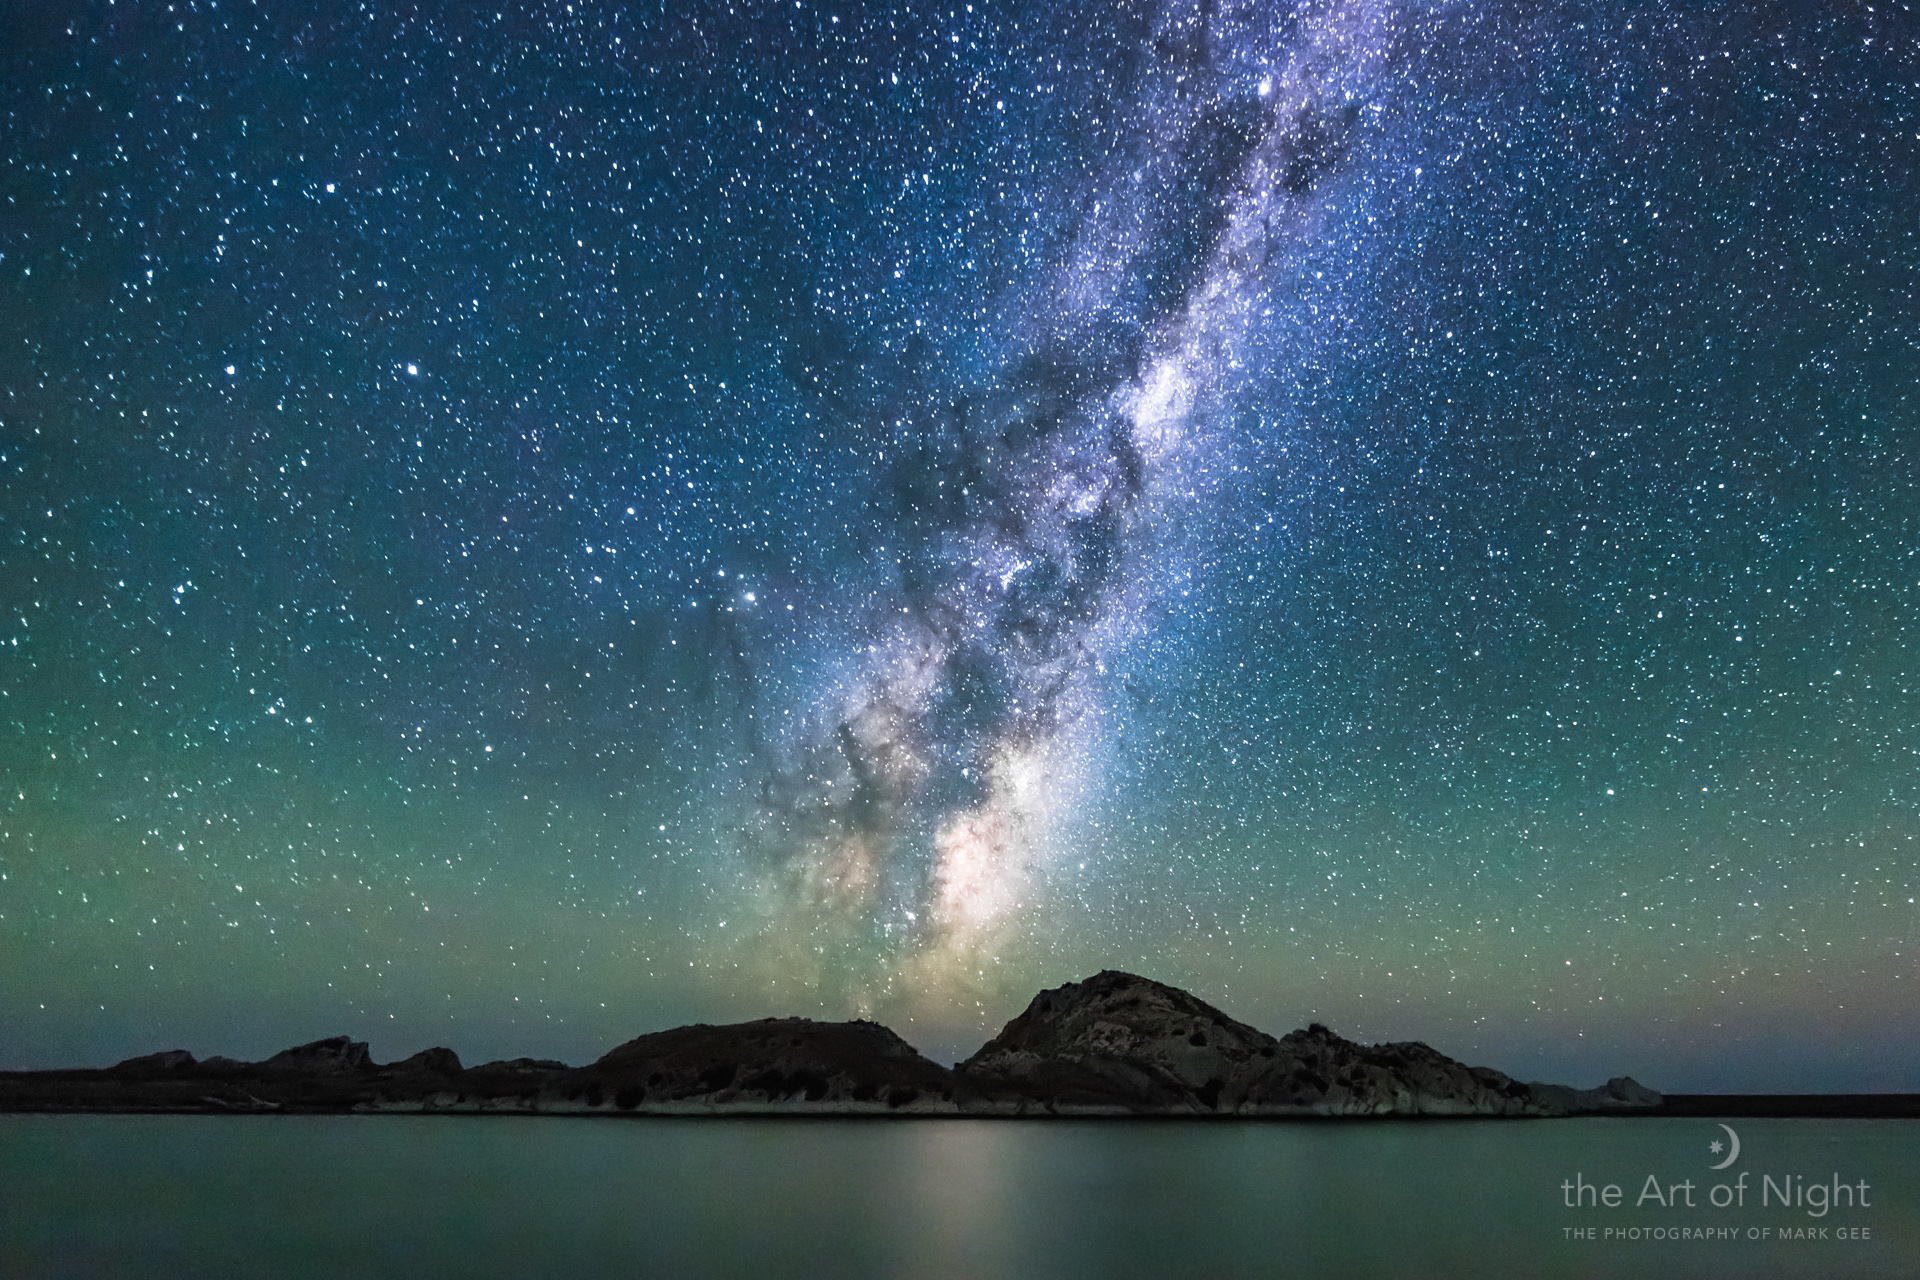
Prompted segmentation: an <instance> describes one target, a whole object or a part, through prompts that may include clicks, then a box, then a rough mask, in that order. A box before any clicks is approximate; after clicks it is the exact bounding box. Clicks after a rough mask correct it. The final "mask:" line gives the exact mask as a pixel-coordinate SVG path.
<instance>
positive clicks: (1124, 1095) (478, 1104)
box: [0, 970, 1662, 1119]
mask: <svg viewBox="0 0 1920 1280" xmlns="http://www.w3.org/2000/svg"><path fill="white" fill-rule="evenodd" d="M1661 1102H1662V1100H1661V1097H1660V1095H1659V1094H1657V1093H1654V1092H1653V1091H1652V1090H1649V1089H1646V1088H1644V1087H1642V1086H1641V1085H1639V1084H1637V1083H1636V1082H1634V1081H1633V1080H1631V1079H1628V1078H1625V1077H1618V1078H1615V1079H1613V1080H1610V1081H1608V1082H1607V1084H1605V1085H1603V1086H1601V1087H1600V1088H1597V1089H1585V1090H1579V1089H1573V1088H1569V1087H1567V1086H1564V1085H1549V1084H1525V1083H1521V1082H1519V1081H1516V1080H1514V1079H1512V1078H1511V1077H1508V1076H1506V1075H1504V1074H1502V1073H1500V1072H1498V1071H1495V1070H1493V1069H1491V1068H1488V1067H1469V1066H1466V1065H1465V1064H1463V1063H1460V1062H1457V1061H1455V1060H1454V1059H1452V1058H1449V1057H1447V1056H1446V1055H1444V1054H1442V1053H1439V1052H1438V1051H1436V1050H1434V1049H1432V1048H1430V1047H1428V1046H1427V1045H1424V1044H1420V1043H1412V1042H1410V1043H1394V1044H1377V1045H1363V1044H1357V1043H1355V1042H1353V1041H1350V1040H1347V1039H1344V1038H1343V1037H1341V1036H1338V1035H1336V1034H1334V1033H1333V1032H1331V1031H1329V1030H1328V1029H1327V1028H1325V1027H1323V1026H1320V1025H1318V1024H1315V1025H1313V1026H1310V1027H1307V1028H1304V1029H1302V1030H1299V1031H1294V1032H1290V1033H1289V1034H1287V1035H1285V1036H1282V1037H1278V1038H1276V1037H1274V1036H1270V1035H1268V1034H1267V1033H1265V1032H1263V1031H1259V1030H1257V1029H1255V1028H1253V1027H1250V1026H1247V1025H1245V1024H1244V1023H1240V1022H1236V1021H1234V1020H1233V1019H1232V1018H1229V1017H1228V1016H1227V1015H1225V1014H1224V1013H1221V1012H1220V1011H1219V1010H1218V1009H1215V1008H1214V1007H1213V1006H1211V1005H1209V1004H1206V1003H1205V1002H1203V1001H1201V1000H1199V999H1197V998H1196V997H1194V996H1192V995H1190V994H1188V993H1187V992H1185V991H1181V990H1179V989H1178V988H1174V987H1169V986H1166V985H1164V984H1162V983H1158V982H1153V981H1151V980H1149V979H1146V978H1141V977H1137V976H1135V975H1133V974H1126V973H1119V972H1115V971H1111V970H1109V971H1105V972H1102V973H1099V974H1096V975H1094V976H1093V977H1091V978H1088V979H1087V980H1085V981H1084V982H1077V983H1069V984H1068V985H1066V986H1063V987H1057V988H1053V989H1051V990H1048V991H1043V992H1041V993H1040V994H1039V995H1037V996H1035V997H1034V999H1033V1001H1032V1003H1030V1004H1029V1005H1028V1007H1027V1009H1026V1010H1025V1011H1024V1012H1023V1013H1021V1014H1020V1016H1019V1017H1017V1018H1015V1019H1014V1020H1013V1021H1012V1022H1009V1023H1008V1024H1007V1025H1006V1026H1005V1027H1004V1028H1003V1029H1002V1030H1001V1032H1000V1034H999V1035H997V1036H995V1037H994V1038H993V1039H992V1040H990V1041H988V1042H987V1043H986V1044H985V1045H983V1046H982V1047H981V1048H980V1050H979V1051H978V1052H977V1053H975V1054H974V1055H973V1056H972V1057H970V1058H968V1059H967V1060H966V1061H964V1062H961V1063H960V1064H958V1065H957V1066H955V1067H951V1068H949V1067H944V1066H942V1065H940V1064H939V1063H936V1062H933V1061H932V1060H930V1059H928V1058H926V1057H923V1056H922V1055H921V1054H920V1053H918V1052H917V1051H916V1050H915V1049H914V1048H913V1047H912V1046H911V1045H909V1044H907V1043H906V1041H904V1040H902V1039H901V1038H900V1037H899V1036H897V1035H895V1034H894V1033H893V1032H892V1031H890V1030H888V1029H887V1028H886V1027H883V1026H880V1025H879V1024H878V1023H873V1022H863V1021H855V1022H816V1021H813V1020H810V1019H806V1018H767V1019H763V1020H760V1021H757V1022H745V1023H735V1024H732V1025H728V1026H708V1025H705V1024H698V1025H694V1026H689V1027H679V1028H675V1029H673V1030H670V1031H659V1032H654V1033H651V1034H648V1035H643V1036H640V1037H639V1038H637V1039H634V1040H631V1041H628V1042H627V1043H625V1044H623V1045H620V1046H619V1047H618V1048H615V1049H613V1050H612V1051H610V1052H609V1053H607V1054H605V1055H604V1056H602V1057H601V1058H599V1059H598V1060H597V1061H595V1062H593V1063H591V1064H589V1065H587V1066H584V1067H571V1066H568V1065H567V1064H566V1063H562V1062H555V1061H551V1060H546V1059H534V1058H514V1059H507V1060H502V1061H497V1062H488V1063H483V1064H481V1065H478V1066H473V1067H467V1066H464V1065H463V1064H462V1063H461V1062H460V1059H459V1057H458V1056H457V1055H455V1054H454V1053H453V1051H452V1050H450V1049H439V1048H436V1049H427V1050H424V1051H422V1052H420V1053H417V1054H414V1055H413V1056H412V1057H409V1058H406V1059H403V1060H401V1061H398V1062H393V1063H388V1064H384V1065H383V1064H379V1063H375V1062H374V1061H373V1060H372V1058H371V1056H370V1054H369V1053H368V1049H367V1045H366V1044H365V1043H364V1042H361V1041H356V1040H353V1039H351V1038H349V1037H346V1036H335V1037H332V1038H330V1039H325V1040H317V1041H314V1042H313V1043H311V1044H305V1045H300V1046H298V1047H296V1048H292V1049H288V1050H285V1051H283V1052H281V1053H278V1054H275V1055H274V1056H272V1057H271V1058H267V1059H265V1060H263V1061H260V1062H239V1061H235V1060H233V1059H228V1058H218V1057H215V1058H207V1059H197V1058H195V1057H194V1056H193V1055H192V1054H191V1053H188V1052H186V1051H185V1050H179V1049H175V1050H168V1051H165V1052H162V1053H155V1054H148V1055H145V1056H143V1057H138V1058H131V1059H128V1060H127V1061H125V1062H122V1063H120V1064H118V1065H117V1066H113V1067H109V1068H105V1069H101V1070H72V1071H34V1072H7V1073H0V1111H12V1112H25V1111H39V1112H48V1111H53V1112H59V1111H150V1112H151V1111H168V1112H198V1113H221V1114H263V1113H305V1112H360V1113H369V1114H380V1113H404V1114H421V1113H434V1114H457V1115H458V1114H465V1115H485V1114H517V1115H549V1114H551V1115H616V1116H618V1115H634V1116H645V1115H678V1116H690V1115H698V1116H714V1115H795V1116H802V1115H806V1116H862V1115H865V1116H931V1115H949V1116H1007V1117H1045V1116H1110V1117H1124V1116H1133V1117H1181V1118H1209V1117H1212V1118H1235V1117H1239V1118H1260V1117H1266V1118H1296V1119H1305V1118H1334V1117H1366V1116H1376V1117H1392V1116H1402V1117H1410V1116H1436V1117H1441V1116H1444V1117H1475V1116H1478V1117H1502V1116H1504V1117H1523V1116H1532V1117H1543V1116H1565V1115H1581V1114H1594V1113H1605V1112H1613V1113H1622V1114H1628V1113H1638V1114H1647V1113H1655V1112H1658V1111H1659V1110H1660V1107H1661Z"/></svg>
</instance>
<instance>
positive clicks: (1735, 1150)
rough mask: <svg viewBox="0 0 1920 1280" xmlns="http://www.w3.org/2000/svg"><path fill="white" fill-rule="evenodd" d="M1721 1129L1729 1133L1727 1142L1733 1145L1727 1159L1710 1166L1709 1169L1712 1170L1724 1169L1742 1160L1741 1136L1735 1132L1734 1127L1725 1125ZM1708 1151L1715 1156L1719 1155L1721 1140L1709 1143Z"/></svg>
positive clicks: (1729, 1149)
mask: <svg viewBox="0 0 1920 1280" xmlns="http://www.w3.org/2000/svg"><path fill="white" fill-rule="evenodd" d="M1720 1127H1721V1128H1722V1129H1725V1130H1726V1131H1727V1140H1728V1141H1729V1142H1730V1143H1731V1144H1732V1145H1731V1146H1730V1147H1729V1148H1728V1150H1727V1158H1726V1159H1725V1160H1722V1161H1721V1162H1720V1163H1719V1164H1716V1165H1709V1166H1708V1168H1711V1169H1724V1168H1726V1167H1727V1166H1728V1165H1730V1164H1732V1163H1733V1162H1734V1161H1735V1160H1738V1159H1739V1158H1740V1135H1739V1134H1737V1133H1735V1132H1734V1131H1733V1126H1732V1125H1726V1124H1723V1125H1721V1126H1720ZM1707 1150H1708V1151H1709V1152H1712V1153H1713V1154H1715V1155H1718V1154H1719V1153H1720V1140H1719V1139H1718V1138H1715V1139H1714V1140H1713V1141H1712V1142H1709V1143H1708V1144H1707Z"/></svg>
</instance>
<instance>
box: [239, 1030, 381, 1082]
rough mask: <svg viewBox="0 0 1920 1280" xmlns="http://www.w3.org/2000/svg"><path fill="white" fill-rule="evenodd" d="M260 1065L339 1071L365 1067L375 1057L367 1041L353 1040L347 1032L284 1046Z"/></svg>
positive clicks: (295, 1069)
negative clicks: (284, 1047)
mask: <svg viewBox="0 0 1920 1280" xmlns="http://www.w3.org/2000/svg"><path fill="white" fill-rule="evenodd" d="M259 1066H260V1068H261V1069H262V1070H265V1071H298V1072H303V1073H308V1074H311V1073H315V1072H319V1073H325V1074H335V1073H339V1072H345V1071H365V1070H367V1069H369V1068H370V1067H372V1066H373V1059H372V1057H371V1056H370V1055H369V1054H368V1052H367V1042H366V1041H364V1040H353V1039H349V1038H348V1037H346V1036H329V1037H328V1038H327V1039H325V1040H315V1041H314V1042H313V1043H311V1044H303V1045H296V1046H294V1047H293V1048H291V1049H282V1050H281V1051H280V1052H279V1053H276V1054H274V1055H273V1056H272V1057H271V1058H268V1059H267V1060H266V1061H265V1062H262V1063H260V1064H259Z"/></svg>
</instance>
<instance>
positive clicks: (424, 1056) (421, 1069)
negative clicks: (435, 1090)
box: [384, 1048, 462, 1076]
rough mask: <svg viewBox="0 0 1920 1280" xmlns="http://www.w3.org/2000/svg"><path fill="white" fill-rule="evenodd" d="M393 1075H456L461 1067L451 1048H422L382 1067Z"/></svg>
mask: <svg viewBox="0 0 1920 1280" xmlns="http://www.w3.org/2000/svg"><path fill="white" fill-rule="evenodd" d="M384 1069H385V1070H386V1071H389V1072H391V1073H393V1074H395V1075H429V1076H457V1075H459V1074H460V1072H461V1070H462V1068H461V1066H460V1055H459V1054H457V1053H455V1052H454V1051H453V1050H451V1049H439V1048H435V1049H422V1050H421V1051H420V1052H418V1053H416V1054H414V1055H413V1056H412V1057H410V1058H402V1059H401V1060H400V1061H398V1062H395V1063H392V1064H390V1065H388V1066H387V1067H386V1068H384Z"/></svg>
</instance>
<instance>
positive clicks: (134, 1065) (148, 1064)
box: [113, 1049, 200, 1075]
mask: <svg viewBox="0 0 1920 1280" xmlns="http://www.w3.org/2000/svg"><path fill="white" fill-rule="evenodd" d="M198 1065H200V1064H199V1063H198V1062H196V1061H195V1060H194V1057H193V1055H192V1054H190V1053H188V1052H187V1051H186V1050H185V1049H163V1050H161V1051H160V1052H159V1053H143V1054H141V1055H140V1056H139V1057H137V1058H128V1059H127V1060H126V1061H125V1062H117V1063H115V1064H114V1065H113V1070H115V1071H118V1072H120V1073H121V1074H122V1075H157V1074H160V1073H163V1072H168V1071H185V1070H187V1069H189V1068H191V1067H196V1066H198Z"/></svg>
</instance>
